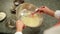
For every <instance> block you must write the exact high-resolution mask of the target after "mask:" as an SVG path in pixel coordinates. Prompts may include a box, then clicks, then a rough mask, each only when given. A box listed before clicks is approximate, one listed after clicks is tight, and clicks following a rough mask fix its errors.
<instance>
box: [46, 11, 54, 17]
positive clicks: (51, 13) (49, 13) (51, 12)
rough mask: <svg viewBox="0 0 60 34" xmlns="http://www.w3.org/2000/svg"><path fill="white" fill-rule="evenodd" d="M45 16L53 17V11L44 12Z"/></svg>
mask: <svg viewBox="0 0 60 34" xmlns="http://www.w3.org/2000/svg"><path fill="white" fill-rule="evenodd" d="M45 14H48V15H50V16H53V17H54V14H55V11H53V10H49V11H47V12H45Z"/></svg>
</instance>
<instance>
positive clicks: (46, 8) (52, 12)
mask: <svg viewBox="0 0 60 34" xmlns="http://www.w3.org/2000/svg"><path fill="white" fill-rule="evenodd" d="M39 11H40V12H41V13H45V14H48V15H50V16H54V10H51V9H50V8H48V7H46V6H42V7H40V8H39Z"/></svg>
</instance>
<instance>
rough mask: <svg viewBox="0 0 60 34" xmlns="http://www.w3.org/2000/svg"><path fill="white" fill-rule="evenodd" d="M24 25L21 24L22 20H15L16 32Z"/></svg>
mask: <svg viewBox="0 0 60 34" xmlns="http://www.w3.org/2000/svg"><path fill="white" fill-rule="evenodd" d="M24 26H25V25H24V24H23V22H22V21H21V20H18V21H17V22H16V30H17V32H20V31H22V30H23V27H24Z"/></svg>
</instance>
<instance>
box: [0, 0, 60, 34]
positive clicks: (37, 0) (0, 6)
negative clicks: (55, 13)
mask: <svg viewBox="0 0 60 34" xmlns="http://www.w3.org/2000/svg"><path fill="white" fill-rule="evenodd" d="M14 1H15V0H0V12H5V13H6V14H7V17H6V18H5V19H4V20H3V21H1V22H0V32H1V33H4V34H5V33H6V34H8V33H9V34H13V33H14V32H15V29H11V28H8V27H7V26H6V23H7V22H8V20H10V19H11V20H14V21H16V20H15V18H16V17H15V14H12V13H11V10H12V6H13V5H14V3H13V2H14ZM24 2H26V3H32V4H34V5H36V6H37V7H40V6H47V7H49V8H51V9H53V10H60V0H24ZM43 17H44V21H43V24H42V25H41V26H40V27H38V28H30V27H27V28H26V29H24V31H23V33H24V34H43V31H44V30H46V29H48V28H50V27H52V26H54V25H55V24H56V22H57V19H55V18H54V17H51V16H49V15H46V14H44V15H43Z"/></svg>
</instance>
